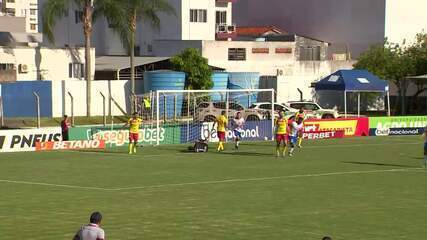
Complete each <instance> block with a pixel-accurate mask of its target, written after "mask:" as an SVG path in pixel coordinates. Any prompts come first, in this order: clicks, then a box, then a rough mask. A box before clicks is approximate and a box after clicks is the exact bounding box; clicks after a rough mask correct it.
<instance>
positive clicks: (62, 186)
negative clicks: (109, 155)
mask: <svg viewBox="0 0 427 240" xmlns="http://www.w3.org/2000/svg"><path fill="white" fill-rule="evenodd" d="M0 182H2V183H14V184H24V185H38V186H47V187H58V188H75V189H86V190H103V191H108V190H111V189H108V188H102V187H84V186H76V185H66V184H53V183H42V182H30V181H16V180H7V179H0Z"/></svg>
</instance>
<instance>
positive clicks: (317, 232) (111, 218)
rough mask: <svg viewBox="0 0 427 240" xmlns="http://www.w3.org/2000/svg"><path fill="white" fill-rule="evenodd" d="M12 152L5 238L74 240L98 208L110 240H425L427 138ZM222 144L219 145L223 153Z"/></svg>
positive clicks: (3, 158) (0, 172)
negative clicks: (203, 149) (278, 151)
mask: <svg viewBox="0 0 427 240" xmlns="http://www.w3.org/2000/svg"><path fill="white" fill-rule="evenodd" d="M304 144H305V146H304V148H303V149H297V151H296V154H295V156H294V157H292V158H289V157H286V158H276V157H275V156H274V146H273V143H272V142H262V143H261V142H258V143H243V144H242V145H241V148H240V150H239V151H234V150H233V147H232V145H231V144H228V145H226V151H225V152H223V153H217V152H214V151H211V152H209V153H207V154H195V153H187V152H186V147H187V146H183V145H180V146H161V147H144V148H142V149H141V148H139V149H138V154H137V155H132V156H129V155H127V154H126V149H125V148H121V149H117V150H113V151H111V152H105V153H104V152H43V153H2V154H1V155H0V196H1V197H0V239H4V240H6V239H14V240H16V239H43V240H49V239H52V240H53V239H55V240H57V239H72V237H73V235H74V233H75V232H76V231H77V230H78V229H79V227H80V226H81V225H82V224H85V223H87V222H88V218H89V215H90V213H91V212H92V211H95V210H97V211H100V212H102V214H103V215H104V219H103V224H102V227H103V228H104V229H105V231H106V238H107V239H233V240H237V239H269V240H271V239H298V240H305V239H307V240H308V239H321V238H322V237H323V236H325V235H329V236H331V237H332V238H333V239H334V240H335V239H364V240H368V239H372V240H373V239H387V240H389V239H414V240H415V239H424V238H425V236H427V227H426V223H427V170H425V169H423V168H422V164H423V155H422V140H421V139H420V137H419V136H418V137H375V138H348V139H335V140H323V141H317V142H312V141H311V142H310V141H306V142H305V143H304ZM212 149H213V148H212Z"/></svg>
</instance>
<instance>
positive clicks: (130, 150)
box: [129, 143, 133, 154]
mask: <svg viewBox="0 0 427 240" xmlns="http://www.w3.org/2000/svg"><path fill="white" fill-rule="evenodd" d="M132 150H133V143H129V154H132Z"/></svg>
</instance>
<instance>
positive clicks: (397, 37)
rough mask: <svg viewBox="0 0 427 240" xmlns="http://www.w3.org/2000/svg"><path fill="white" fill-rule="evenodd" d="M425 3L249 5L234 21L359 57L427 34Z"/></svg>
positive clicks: (281, 1) (286, 0)
mask: <svg viewBox="0 0 427 240" xmlns="http://www.w3.org/2000/svg"><path fill="white" fill-rule="evenodd" d="M426 9H427V1H426V0H405V1H401V0H340V1H337V0H322V1H319V0H298V1H295V0H269V1H259V0H245V1H238V2H237V3H236V6H235V8H234V10H233V11H234V12H233V16H234V19H235V21H236V23H237V24H238V25H239V26H245V25H261V26H268V25H276V26H277V27H280V28H282V29H284V30H286V31H288V32H293V33H296V34H299V35H305V36H310V37H313V38H317V39H321V40H324V41H327V42H330V43H332V45H331V46H330V50H331V53H332V54H333V53H337V54H343V53H350V54H351V55H352V56H353V57H355V58H357V56H359V55H360V53H361V52H363V51H365V50H366V49H367V48H368V47H369V46H370V45H372V44H377V43H382V42H383V41H384V39H385V38H388V40H389V41H391V42H395V43H402V42H403V41H405V40H406V42H410V41H411V40H413V39H414V37H415V34H416V33H419V32H421V31H423V30H427V11H426Z"/></svg>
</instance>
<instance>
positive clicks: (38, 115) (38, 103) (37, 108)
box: [33, 92, 40, 128]
mask: <svg viewBox="0 0 427 240" xmlns="http://www.w3.org/2000/svg"><path fill="white" fill-rule="evenodd" d="M33 95H34V97H35V98H36V112H37V128H40V96H39V95H38V94H37V93H36V92H33Z"/></svg>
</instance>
